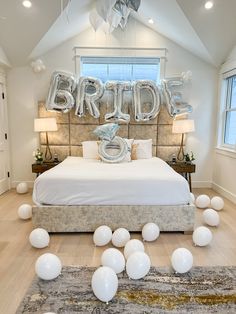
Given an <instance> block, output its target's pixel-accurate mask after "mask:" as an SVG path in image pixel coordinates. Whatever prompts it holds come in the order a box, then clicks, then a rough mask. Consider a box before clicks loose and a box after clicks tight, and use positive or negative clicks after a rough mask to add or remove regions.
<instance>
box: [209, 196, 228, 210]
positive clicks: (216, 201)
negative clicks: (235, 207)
mask: <svg viewBox="0 0 236 314" xmlns="http://www.w3.org/2000/svg"><path fill="white" fill-rule="evenodd" d="M224 204H225V203H224V200H223V198H222V197H219V196H214V197H212V199H211V207H212V208H213V209H215V210H222V209H223V208H224Z"/></svg>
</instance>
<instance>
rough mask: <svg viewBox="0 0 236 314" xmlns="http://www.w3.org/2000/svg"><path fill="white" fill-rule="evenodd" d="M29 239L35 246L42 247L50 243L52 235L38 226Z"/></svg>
mask: <svg viewBox="0 0 236 314" xmlns="http://www.w3.org/2000/svg"><path fill="white" fill-rule="evenodd" d="M29 241H30V244H31V245H32V246H33V247H35V248H37V249H42V248H44V247H47V246H48V245H49V241H50V237H49V234H48V232H47V231H46V230H45V229H43V228H36V229H34V230H33V231H32V232H31V233H30V235H29Z"/></svg>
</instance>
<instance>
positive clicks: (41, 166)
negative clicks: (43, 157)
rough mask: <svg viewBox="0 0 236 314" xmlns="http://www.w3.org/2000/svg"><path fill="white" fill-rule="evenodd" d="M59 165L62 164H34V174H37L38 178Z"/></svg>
mask: <svg viewBox="0 0 236 314" xmlns="http://www.w3.org/2000/svg"><path fill="white" fill-rule="evenodd" d="M59 163H60V162H59V161H58V162H43V163H42V164H36V163H35V164H32V172H33V173H37V177H38V176H39V175H40V174H41V173H43V172H45V171H47V170H49V169H51V168H53V167H55V166H56V165H58V164H59Z"/></svg>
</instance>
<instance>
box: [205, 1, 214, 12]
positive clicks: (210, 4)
mask: <svg viewBox="0 0 236 314" xmlns="http://www.w3.org/2000/svg"><path fill="white" fill-rule="evenodd" d="M212 7H213V1H207V2H206V3H205V9H207V10H209V9H211V8H212Z"/></svg>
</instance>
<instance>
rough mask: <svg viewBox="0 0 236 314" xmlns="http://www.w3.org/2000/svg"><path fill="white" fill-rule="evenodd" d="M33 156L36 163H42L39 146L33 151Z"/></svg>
mask: <svg viewBox="0 0 236 314" xmlns="http://www.w3.org/2000/svg"><path fill="white" fill-rule="evenodd" d="M33 156H34V159H35V161H36V164H42V163H43V153H42V152H41V151H40V149H39V148H37V149H36V151H34V152H33Z"/></svg>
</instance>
